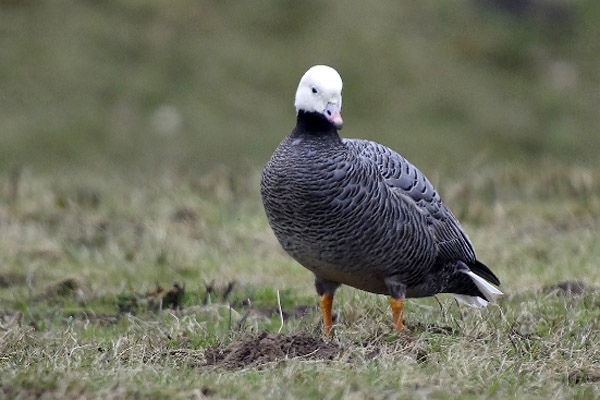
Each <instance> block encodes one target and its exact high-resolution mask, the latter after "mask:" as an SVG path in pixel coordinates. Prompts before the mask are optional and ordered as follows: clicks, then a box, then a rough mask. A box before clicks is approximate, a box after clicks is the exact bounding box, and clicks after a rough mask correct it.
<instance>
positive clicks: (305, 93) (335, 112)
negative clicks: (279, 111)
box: [294, 65, 344, 129]
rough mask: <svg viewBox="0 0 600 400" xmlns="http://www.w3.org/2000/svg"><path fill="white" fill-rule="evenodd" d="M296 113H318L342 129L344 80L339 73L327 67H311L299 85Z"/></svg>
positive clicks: (295, 103)
mask: <svg viewBox="0 0 600 400" xmlns="http://www.w3.org/2000/svg"><path fill="white" fill-rule="evenodd" d="M294 105H295V106H296V113H298V112H300V111H301V110H302V111H306V112H316V113H319V114H321V115H323V117H325V118H326V119H327V120H328V121H330V122H331V123H332V124H333V125H334V126H335V127H336V128H337V129H342V126H343V124H344V121H343V120H342V115H341V111H342V78H341V77H340V74H338V73H337V71H336V70H335V69H333V68H331V67H328V66H327V65H315V66H314V67H311V68H310V69H309V70H308V71H306V73H305V74H304V76H302V79H300V84H299V85H298V90H297V91H296V101H295V102H294Z"/></svg>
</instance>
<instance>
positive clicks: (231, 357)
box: [205, 331, 341, 369]
mask: <svg viewBox="0 0 600 400" xmlns="http://www.w3.org/2000/svg"><path fill="white" fill-rule="evenodd" d="M340 352H341V349H340V348H339V347H338V346H337V345H335V344H333V343H327V342H325V341H323V340H322V339H320V338H315V337H312V336H309V335H307V334H305V333H295V334H291V335H282V334H274V333H267V332H264V331H263V332H260V333H259V334H258V336H246V337H245V338H244V339H242V340H240V341H239V342H235V343H232V344H231V345H229V346H228V347H227V348H225V349H222V348H219V346H216V345H215V346H212V347H210V348H208V349H207V350H206V353H205V357H206V364H205V365H207V366H218V367H223V368H227V369H236V368H243V367H246V366H249V365H256V364H264V363H268V362H273V361H280V360H284V359H287V358H294V357H303V358H305V359H307V360H332V359H334V358H335V357H336V356H337V355H339V354H340Z"/></svg>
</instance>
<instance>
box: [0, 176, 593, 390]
mask: <svg viewBox="0 0 600 400" xmlns="http://www.w3.org/2000/svg"><path fill="white" fill-rule="evenodd" d="M256 172H257V171H254V172H252V171H250V172H248V173H247V175H246V176H245V177H234V176H232V175H231V174H230V173H229V172H228V171H227V170H223V169H222V170H220V171H219V172H218V173H216V174H217V175H218V176H219V178H218V179H217V178H215V176H216V175H215V174H213V175H210V176H205V177H200V178H199V177H196V176H195V175H182V176H179V177H177V179H165V177H154V178H153V179H152V180H150V179H147V178H146V179H144V178H138V179H137V180H134V181H123V180H120V179H106V178H104V177H95V176H87V175H86V176H84V178H85V179H81V178H82V177H81V176H78V175H73V176H63V177H52V176H43V175H36V174H32V173H30V172H27V171H25V172H23V173H22V174H21V175H20V178H19V179H16V178H13V184H12V185H13V188H15V189H14V192H13V191H11V190H9V188H10V187H11V184H9V178H10V177H9V176H8V175H2V176H1V182H2V185H0V186H1V187H3V188H4V190H3V191H2V192H0V193H1V196H2V201H1V202H0V204H2V208H1V209H0V215H1V216H2V224H1V228H0V229H1V235H0V254H2V268H1V270H0V273H1V276H0V277H1V278H2V279H3V282H4V284H3V286H4V287H3V288H2V289H1V290H0V310H1V312H0V315H1V318H2V319H1V320H0V330H1V334H2V336H1V338H2V339H1V341H0V354H2V356H1V357H0V369H1V372H2V373H1V374H0V376H1V378H0V387H1V389H0V390H2V393H3V394H5V395H6V396H7V397H21V398H35V397H37V396H42V397H44V396H45V397H44V398H80V397H83V398H115V399H119V398H131V397H143V398H146V397H149V398H165V397H169V398H194V397H195V396H196V397H199V396H200V395H201V394H202V395H206V396H209V397H211V398H255V397H256V396H257V395H258V396H260V397H264V398H298V397H302V398H306V397H319V398H320V397H323V398H353V397H356V398H375V399H378V398H407V399H408V398H415V397H425V398H441V399H444V398H455V397H456V396H459V397H461V398H481V397H486V398H507V397H524V398H542V397H554V398H569V397H579V398H593V397H595V396H597V395H598V392H597V390H598V389H597V382H598V380H600V359H599V358H598V353H597V346H598V343H600V337H598V324H599V322H600V312H599V311H598V310H599V309H600V308H599V305H600V292H599V290H598V284H599V282H600V272H599V271H598V268H597V263H596V261H597V259H598V257H599V256H600V242H599V241H598V237H597V234H596V233H597V232H596V228H595V227H596V226H598V222H599V220H600V186H598V182H599V181H600V180H599V179H598V178H599V176H598V172H597V171H595V170H591V169H584V168H581V167H576V168H574V167H568V166H566V165H546V166H545V167H544V168H541V169H540V170H538V171H530V172H525V171H522V173H520V174H518V173H517V169H516V168H515V167H510V166H506V167H503V168H498V169H496V170H492V169H488V170H487V171H486V172H485V176H486V177H487V178H486V179H481V180H478V179H477V176H481V175H477V176H475V175H469V176H467V177H465V180H464V181H455V182H445V183H444V184H443V185H441V191H442V195H443V196H444V197H447V198H448V202H449V204H450V206H451V207H453V206H454V205H456V206H457V207H453V208H456V209H457V210H459V211H458V212H459V213H460V214H462V218H463V220H464V222H465V224H464V225H465V228H466V229H467V231H468V233H469V234H470V236H471V239H472V240H473V242H474V243H475V246H476V248H477V249H478V254H479V256H480V258H481V259H482V260H484V261H485V262H487V263H488V264H489V265H490V266H491V267H492V268H493V269H494V271H495V272H496V273H497V274H498V276H499V277H500V279H501V280H502V282H503V285H502V289H503V290H504V292H505V293H506V295H505V296H504V297H502V298H501V300H500V302H499V306H498V307H490V308H488V309H485V310H481V311H479V310H475V309H469V308H465V307H460V308H459V307H458V306H457V305H456V304H455V303H454V301H453V300H452V299H451V297H449V296H446V295H441V296H438V300H439V303H438V301H436V300H435V299H421V300H410V301H409V302H408V304H407V307H406V313H407V314H406V324H407V328H408V330H407V332H406V333H403V334H396V333H394V332H393V330H392V327H391V325H392V324H391V313H390V311H389V309H388V304H387V300H386V299H385V297H383V296H376V295H371V294H367V293H362V292H359V291H356V290H354V289H351V288H342V289H341V290H340V291H339V294H338V296H336V301H335V304H334V307H335V308H334V311H335V312H336V314H337V315H338V322H337V325H336V330H335V336H334V337H333V338H332V339H331V340H332V342H333V343H334V344H336V345H339V346H340V348H341V351H340V355H339V356H338V357H336V358H334V359H333V360H329V361H326V360H322V361H318V360H312V361H311V360H303V359H302V358H300V359H286V360H279V361H274V362H271V363H268V364H264V365H258V366H257V365H252V364H250V365H247V366H246V367H245V368H243V369H242V370H233V371H232V370H228V369H224V368H221V367H209V366H205V365H204V362H205V357H204V352H205V351H206V349H207V348H208V347H209V346H215V345H216V346H221V347H222V348H225V347H227V346H228V345H230V344H232V343H235V342H238V341H240V340H243V338H244V337H245V335H247V334H250V335H256V334H257V333H258V332H259V331H261V330H267V331H269V332H273V333H276V332H279V331H281V333H283V334H286V333H293V332H306V333H307V334H309V335H312V336H314V337H315V338H318V337H320V334H321V333H320V332H321V328H320V317H319V312H318V309H317V307H316V295H315V294H314V289H313V287H312V278H311V276H310V273H309V272H308V271H306V270H304V269H303V268H302V267H300V266H298V265H297V264H295V263H294V262H293V261H292V260H290V259H289V258H288V257H287V256H285V255H284V254H283V252H282V250H281V249H280V248H279V246H278V245H277V243H276V241H275V239H274V237H273V236H272V234H271V233H270V231H269V228H268V226H267V223H266V219H265V217H264V216H263V213H262V209H261V206H260V203H259V196H258V188H257V187H258V185H257V183H258V174H257V173H256ZM171 178H173V177H171ZM471 178H472V179H471ZM216 182H219V183H218V184H217V183H216ZM575 182H589V185H583V186H578V184H576V183H575ZM214 185H217V186H218V188H219V189H218V190H214V189H215V186H214ZM207 187H211V188H212V189H211V190H207ZM548 191H550V192H551V193H552V196H547V192H548ZM461 207H462V208H461ZM562 281H583V282H584V283H585V284H586V289H585V290H584V291H583V293H581V294H568V293H564V292H558V293H557V292H554V291H551V290H550V289H549V288H550V286H552V285H554V284H557V283H559V282H562ZM232 282H233V285H232V286H231V287H230V288H228V284H229V283H232ZM173 283H178V284H179V285H181V286H183V285H184V286H185V294H184V295H183V297H182V298H181V299H180V300H179V302H178V304H179V305H180V307H178V308H176V309H171V308H169V307H168V303H161V301H160V299H161V297H160V296H158V295H156V289H157V285H160V286H162V287H163V288H164V289H169V288H170V287H171V286H172V284H173ZM278 297H279V304H281V308H282V310H283V311H284V312H287V313H289V314H290V315H291V317H289V318H286V319H285V321H284V322H283V324H282V322H281V320H280V317H279V312H278V307H279V306H278ZM162 299H163V301H164V297H162ZM248 299H250V301H248ZM132 302H133V303H132ZM123 304H130V305H131V304H134V306H131V307H129V308H123ZM303 306H308V308H306V310H305V311H304V312H303V313H300V314H296V315H295V316H294V310H295V309H297V308H298V307H303Z"/></svg>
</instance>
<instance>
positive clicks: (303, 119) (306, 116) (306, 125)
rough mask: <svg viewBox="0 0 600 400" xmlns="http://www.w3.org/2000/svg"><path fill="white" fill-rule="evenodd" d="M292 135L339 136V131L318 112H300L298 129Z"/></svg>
mask: <svg viewBox="0 0 600 400" xmlns="http://www.w3.org/2000/svg"><path fill="white" fill-rule="evenodd" d="M292 135H309V136H336V137H339V136H338V131H337V129H336V128H335V126H334V125H333V123H331V122H330V121H328V120H327V119H326V118H325V117H324V116H322V115H321V114H319V113H316V112H306V111H302V110H300V111H299V112H298V116H297V118H296V128H295V129H294V131H293V132H292Z"/></svg>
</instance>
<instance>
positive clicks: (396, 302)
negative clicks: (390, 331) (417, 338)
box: [390, 297, 404, 332]
mask: <svg viewBox="0 0 600 400" xmlns="http://www.w3.org/2000/svg"><path fill="white" fill-rule="evenodd" d="M390 306H391V307H392V317H393V320H394V327H395V328H396V330H397V331H399V332H400V331H402V330H403V329H404V326H403V324H402V322H403V316H404V299H394V298H393V297H390Z"/></svg>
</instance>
